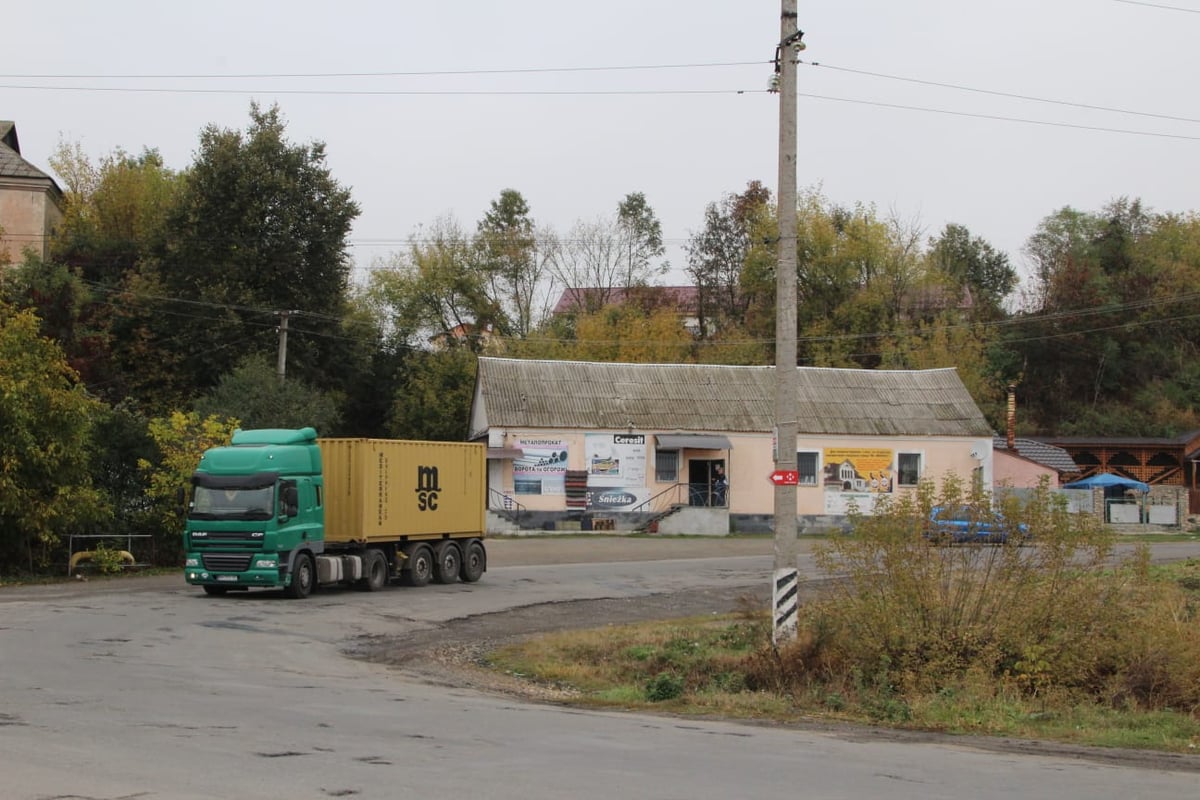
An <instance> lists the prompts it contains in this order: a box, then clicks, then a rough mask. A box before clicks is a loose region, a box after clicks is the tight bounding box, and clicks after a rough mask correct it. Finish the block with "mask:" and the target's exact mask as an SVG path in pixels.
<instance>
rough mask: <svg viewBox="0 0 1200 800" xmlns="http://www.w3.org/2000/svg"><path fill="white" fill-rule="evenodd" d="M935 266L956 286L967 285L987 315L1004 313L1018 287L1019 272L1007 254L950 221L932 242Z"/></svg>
mask: <svg viewBox="0 0 1200 800" xmlns="http://www.w3.org/2000/svg"><path fill="white" fill-rule="evenodd" d="M929 258H930V261H931V265H932V267H933V268H934V269H935V270H937V271H938V272H940V273H941V274H943V275H945V276H946V277H947V278H948V279H949V280H950V282H951V286H953V287H955V288H961V287H966V288H967V289H969V290H970V292H971V297H972V299H973V300H974V302H975V303H976V304H977V305H979V306H982V308H983V310H984V312H985V313H986V314H987V316H989V317H991V318H993V319H995V318H997V317H999V316H1002V313H1001V312H1002V310H1003V304H1004V301H1005V300H1006V299H1007V298H1008V295H1009V294H1010V293H1011V292H1012V290H1013V289H1015V288H1016V286H1017V271H1016V270H1015V269H1013V268H1012V265H1010V264H1009V263H1008V256H1007V255H1005V254H1004V253H1001V252H1000V251H998V250H996V249H995V248H993V247H992V246H991V245H990V244H988V243H987V242H986V241H985V240H984V239H982V238H981V237H978V236H972V235H971V232H970V231H969V230H967V229H966V228H965V227H963V226H962V225H956V224H954V223H950V224H948V225H946V227H945V228H943V229H942V233H941V235H940V236H938V237H936V238H934V239H932V240H931V241H930V243H929Z"/></svg>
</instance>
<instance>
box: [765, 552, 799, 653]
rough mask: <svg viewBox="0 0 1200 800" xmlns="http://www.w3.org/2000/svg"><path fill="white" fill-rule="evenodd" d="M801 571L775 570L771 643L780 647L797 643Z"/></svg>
mask: <svg viewBox="0 0 1200 800" xmlns="http://www.w3.org/2000/svg"><path fill="white" fill-rule="evenodd" d="M799 584H800V571H799V570H797V569H777V570H775V583H774V591H773V593H772V594H773V597H772V600H773V602H772V604H771V608H772V620H773V627H772V630H771V641H772V642H774V643H775V644H776V646H778V645H782V644H788V643H789V642H792V641H795V639H796V631H797V625H798V620H797V614H798V612H799V607H800V599H799V591H800V590H799Z"/></svg>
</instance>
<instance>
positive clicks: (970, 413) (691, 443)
mask: <svg viewBox="0 0 1200 800" xmlns="http://www.w3.org/2000/svg"><path fill="white" fill-rule="evenodd" d="M798 371H799V394H798V397H797V399H796V413H797V419H798V431H799V435H798V436H797V440H796V442H795V448H796V455H797V466H798V470H797V472H798V476H797V477H798V486H797V508H796V513H797V515H798V519H799V520H800V523H801V527H802V529H803V530H827V529H831V528H839V527H843V526H844V525H845V524H846V521H847V515H848V514H849V513H850V511H851V509H857V510H858V511H860V512H863V513H870V512H871V510H872V508H873V507H874V505H875V503H876V502H878V500H879V499H880V498H882V497H896V496H898V495H901V494H903V493H905V492H912V491H915V489H916V488H917V485H918V484H919V483H920V482H921V481H922V480H925V479H934V480H937V479H940V478H942V477H943V476H945V475H946V474H953V475H955V476H957V477H959V478H961V479H963V480H965V481H970V480H977V481H982V482H983V485H985V486H989V487H990V486H991V485H992V481H993V477H994V476H993V466H992V465H993V461H992V458H993V456H992V453H993V450H992V437H993V433H992V430H991V428H990V427H989V426H988V424H987V422H986V420H985V419H984V417H983V414H982V413H981V412H980V410H979V408H978V407H977V406H976V405H975V403H974V401H973V400H972V399H971V397H970V395H969V393H968V392H967V391H966V388H965V387H964V386H963V384H962V382H961V380H960V379H959V378H958V375H957V373H956V372H955V371H954V370H953V369H939V370H923V371H885V370H849V369H823V368H806V367H801V368H798ZM774 374H775V373H774V368H773V367H741V366H723V365H703V364H609V363H595V362H563V361H533V360H530V361H526V360H517V359H500V358H481V359H480V360H479V370H478V373H477V376H476V384H475V395H474V399H473V401H472V407H471V423H470V438H471V439H472V440H476V441H486V442H487V444H488V446H489V467H488V476H489V496H490V501H489V504H490V505H491V507H492V508H495V509H508V510H512V509H519V510H521V511H522V512H523V513H526V514H528V515H529V518H531V519H533V520H536V521H537V522H538V523H540V525H541V526H542V527H545V526H547V525H550V524H555V523H557V522H558V521H561V520H570V519H572V518H583V519H584V520H586V519H588V518H593V519H594V518H597V517H602V518H604V519H605V520H606V521H611V520H613V519H616V520H619V525H618V527H623V528H631V529H636V528H638V527H640V526H642V525H644V524H646V523H647V522H648V521H650V522H652V521H655V520H656V519H658V518H659V517H661V516H662V515H663V514H664V513H666V512H674V511H677V510H681V509H693V510H694V509H702V510H704V511H705V514H706V515H707V516H706V517H705V518H704V521H703V523H701V522H700V521H693V522H692V523H689V524H704V525H708V524H711V523H713V521H714V520H715V525H716V527H717V532H726V533H727V532H729V531H730V530H735V531H754V530H766V529H768V528H769V526H770V525H771V524H772V522H773V515H774V493H775V484H774V483H773V482H772V480H771V475H772V472H773V471H774V467H775V461H776V457H775V446H776V442H775V437H774V435H773V429H774V415H775V411H774V407H775V400H774V396H775V394H774V393H775V380H774ZM693 516H694V519H695V520H699V518H695V515H693ZM722 521H723V523H722ZM722 528H723V530H722Z"/></svg>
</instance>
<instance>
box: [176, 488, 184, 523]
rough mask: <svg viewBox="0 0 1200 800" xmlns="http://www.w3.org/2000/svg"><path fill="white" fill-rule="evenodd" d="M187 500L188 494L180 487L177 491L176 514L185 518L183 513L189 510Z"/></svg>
mask: <svg viewBox="0 0 1200 800" xmlns="http://www.w3.org/2000/svg"><path fill="white" fill-rule="evenodd" d="M185 500H187V492H185V491H184V489H183V487H182V486H180V487H179V488H178V489H176V490H175V512H176V513H177V514H179V516H181V517H182V516H183V512H184V511H186V510H187V504H186V503H185V502H184V501H185Z"/></svg>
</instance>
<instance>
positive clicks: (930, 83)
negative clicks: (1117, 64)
mask: <svg viewBox="0 0 1200 800" xmlns="http://www.w3.org/2000/svg"><path fill="white" fill-rule="evenodd" d="M800 63H801V64H806V65H807V66H811V67H824V68H825V69H831V70H834V71H836V72H846V73H849V74H852V75H866V76H868V77H871V78H886V79H887V80H892V81H903V82H905V83H915V84H919V85H921V86H936V87H939V88H942V89H955V90H957V91H961V92H974V93H976V94H987V95H992V96H994V97H1009V98H1012V99H1015V100H1029V101H1031V102H1034V103H1048V104H1051V105H1058V106H1068V107H1071V108H1083V109H1087V110H1089V111H1107V112H1110V113H1113V114H1129V115H1132V116H1138V117H1152V118H1154V119H1165V120H1171V121H1174V122H1200V119H1196V118H1194V117H1177V116H1173V115H1171V114H1155V113H1152V112H1148V111H1131V110H1129V109H1125V108H1114V107H1112V106H1097V105H1090V104H1088V103H1075V102H1072V101H1070V100H1054V99H1051V98H1046V97H1035V96H1033V95H1027V94H1016V93H1014V92H1001V91H996V90H993V89H977V88H975V87H972V86H963V85H961V84H957V83H942V82H940V81H929V80H922V79H920V78H907V77H904V76H902V75H888V74H886V73H883V72H870V71H868V70H863V69H851V68H850V67H838V66H834V65H832V64H826V63H823V62H819V61H801V62H800Z"/></svg>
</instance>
